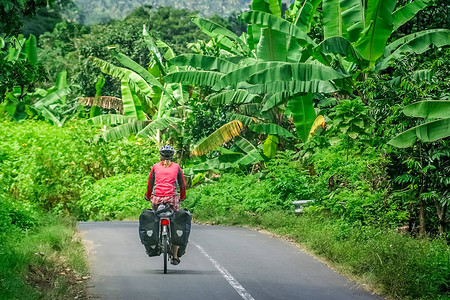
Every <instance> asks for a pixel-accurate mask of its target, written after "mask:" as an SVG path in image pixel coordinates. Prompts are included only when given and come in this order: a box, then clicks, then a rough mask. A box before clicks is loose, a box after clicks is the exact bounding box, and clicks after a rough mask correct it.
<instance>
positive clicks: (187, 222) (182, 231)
mask: <svg viewBox="0 0 450 300" xmlns="http://www.w3.org/2000/svg"><path fill="white" fill-rule="evenodd" d="M191 219H192V217H191V213H190V212H189V211H188V210H187V209H182V210H179V211H177V212H175V214H174V215H173V221H172V225H171V229H172V244H174V245H176V246H180V249H179V250H178V255H179V256H181V255H183V254H184V251H185V250H186V246H187V243H188V240H189V234H190V233H191Z"/></svg>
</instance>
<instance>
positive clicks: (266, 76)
mask: <svg viewBox="0 0 450 300" xmlns="http://www.w3.org/2000/svg"><path fill="white" fill-rule="evenodd" d="M345 77H346V75H344V74H341V73H338V72H336V71H335V70H334V69H332V68H330V67H327V66H323V65H314V64H308V63H296V64H284V65H280V66H275V67H272V68H268V69H265V70H262V71H259V72H257V73H255V74H253V75H251V76H250V78H248V80H247V82H249V83H250V84H258V83H261V82H264V83H269V82H279V81H296V80H298V81H312V80H321V81H328V80H333V79H340V78H345Z"/></svg>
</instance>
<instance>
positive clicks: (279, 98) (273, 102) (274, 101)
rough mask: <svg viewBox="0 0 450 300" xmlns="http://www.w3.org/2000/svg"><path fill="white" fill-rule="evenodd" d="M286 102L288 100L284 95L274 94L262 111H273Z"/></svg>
mask: <svg viewBox="0 0 450 300" xmlns="http://www.w3.org/2000/svg"><path fill="white" fill-rule="evenodd" d="M285 100H286V99H285V98H284V97H283V93H273V94H272V95H270V96H269V97H268V99H267V101H266V102H265V103H264V107H263V109H262V111H268V110H269V109H272V108H274V107H275V106H278V105H280V104H282V103H283V102H284V101H285Z"/></svg>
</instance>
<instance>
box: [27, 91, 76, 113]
mask: <svg viewBox="0 0 450 300" xmlns="http://www.w3.org/2000/svg"><path fill="white" fill-rule="evenodd" d="M69 92H70V89H69V88H68V87H66V88H64V89H62V90H56V91H54V92H52V93H49V94H47V95H46V96H45V97H44V98H42V99H40V100H39V101H37V102H36V103H34V104H33V105H32V106H33V108H35V109H40V108H41V107H48V106H49V105H52V104H55V103H56V102H58V101H59V100H61V98H62V97H64V96H67V95H68V94H69Z"/></svg>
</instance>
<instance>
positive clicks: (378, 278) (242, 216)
mask: <svg viewBox="0 0 450 300" xmlns="http://www.w3.org/2000/svg"><path fill="white" fill-rule="evenodd" d="M247 178H248V177H247ZM245 180H248V179H245V178H243V179H242V180H241V181H240V184H236V182H235V178H234V177H231V178H228V177H226V180H223V181H222V180H219V182H217V183H214V184H209V185H206V186H200V187H198V188H194V189H191V190H190V191H189V193H188V199H189V200H188V201H187V202H186V203H185V206H186V207H188V208H189V209H191V210H192V211H193V216H194V220H196V221H199V222H206V223H210V224H211V223H212V224H224V225H238V226H251V227H255V228H260V229H264V230H268V231H271V232H273V233H275V234H278V235H281V236H284V237H288V238H290V239H291V240H293V241H294V242H296V243H298V244H300V245H301V246H303V247H304V248H306V249H307V250H308V251H309V252H311V253H313V254H314V255H316V256H317V257H319V258H321V259H323V260H326V261H327V262H329V263H330V265H331V266H333V268H334V269H336V270H337V271H339V272H341V273H343V274H345V275H347V276H349V277H350V278H352V279H355V280H356V281H358V282H359V283H362V284H366V285H367V286H369V287H370V288H371V289H373V290H376V291H377V292H378V293H381V294H384V295H386V296H388V297H390V298H393V299H449V297H450V250H449V247H448V245H447V244H446V242H445V241H442V240H439V239H434V240H433V239H417V238H414V237H412V236H410V235H403V234H400V233H398V232H396V231H395V230H392V229H388V228H385V229H383V228H380V227H375V226H373V225H371V226H369V225H367V226H361V225H360V223H358V222H355V223H353V224H352V223H349V222H348V221H346V220H345V219H342V218H337V217H332V216H325V215H324V214H322V213H318V212H316V213H309V214H304V215H302V216H296V215H294V214H293V208H291V209H289V208H286V209H285V210H284V211H283V210H280V209H278V210H277V209H275V210H273V209H272V210H262V211H257V210H255V209H253V211H249V210H245V209H243V207H242V205H240V204H239V202H241V203H246V202H248V201H247V196H248V194H247V191H248V189H249V186H251V187H252V188H255V186H253V185H248V184H247V182H245ZM241 183H244V184H241ZM258 187H259V189H258V192H257V194H259V197H260V198H261V199H262V198H267V193H265V191H264V189H262V187H263V183H261V182H258ZM254 190H257V189H256V188H255V189H254ZM255 193H256V192H253V193H252V194H251V195H252V197H258V195H257V194H255ZM222 194H223V195H222ZM236 194H239V195H240V196H239V197H241V198H244V199H237V198H236V197H234V196H235V195H236ZM225 195H227V196H225ZM224 197H225V198H224ZM254 201H255V203H257V202H258V199H254ZM275 202H276V201H275ZM311 211H313V209H311Z"/></svg>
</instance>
